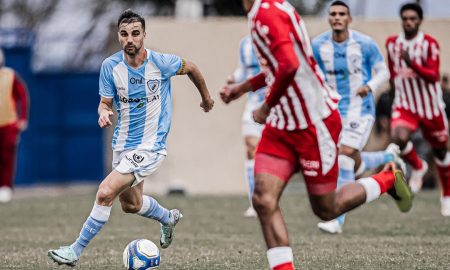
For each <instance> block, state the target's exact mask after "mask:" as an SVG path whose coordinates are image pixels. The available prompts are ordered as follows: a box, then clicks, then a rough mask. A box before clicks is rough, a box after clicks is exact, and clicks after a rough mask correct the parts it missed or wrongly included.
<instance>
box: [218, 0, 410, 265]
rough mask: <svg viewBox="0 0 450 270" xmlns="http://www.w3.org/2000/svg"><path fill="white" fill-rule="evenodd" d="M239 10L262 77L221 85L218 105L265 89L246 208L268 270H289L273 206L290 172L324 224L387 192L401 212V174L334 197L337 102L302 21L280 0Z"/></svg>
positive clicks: (246, 1)
mask: <svg viewBox="0 0 450 270" xmlns="http://www.w3.org/2000/svg"><path fill="white" fill-rule="evenodd" d="M243 6H244V8H245V10H246V11H247V13H248V18H249V26H250V35H251V37H252V41H253V44H254V45H255V47H256V49H257V51H258V55H259V57H260V61H259V62H260V64H261V66H263V67H264V71H263V72H261V73H259V74H257V75H256V76H254V77H252V78H250V79H248V80H246V81H244V82H241V83H238V84H232V85H228V86H225V87H224V88H223V89H222V90H221V98H222V100H223V101H224V102H225V103H229V102H231V101H232V100H235V99H237V98H239V97H240V96H242V95H243V94H244V93H246V92H248V91H251V90H256V89H260V88H261V87H262V86H265V85H266V84H267V85H268V90H267V91H268V95H267V96H266V99H265V101H264V103H263V104H262V105H261V107H259V108H258V109H257V110H255V111H254V112H253V118H254V119H255V121H256V122H258V123H266V125H265V128H264V131H263V133H262V136H261V140H260V142H259V145H258V147H257V150H256V154H255V191H254V194H253V206H254V207H255V210H256V211H257V213H258V218H259V220H260V223H261V227H262V231H263V235H264V239H265V241H266V245H267V248H268V251H267V258H268V261H269V265H270V268H271V269H274V270H293V269H294V265H293V253H292V249H291V248H290V247H289V238H288V232H287V228H286V224H285V222H284V218H283V216H282V213H281V210H280V207H279V200H280V197H281V195H282V192H283V190H284V188H285V187H286V185H287V183H288V180H289V178H290V177H291V176H292V174H293V173H294V172H296V171H301V172H302V174H303V176H304V179H305V183H306V187H307V190H308V194H309V199H310V203H311V206H312V209H313V211H314V213H315V214H316V215H317V216H318V217H320V218H321V219H324V220H331V219H333V218H336V217H337V216H339V215H341V214H343V213H345V212H347V211H350V210H351V209H354V208H355V207H358V206H359V205H362V204H364V203H368V202H371V201H373V200H375V199H377V198H378V197H379V196H380V195H381V194H382V193H385V192H387V191H388V190H389V191H390V192H391V193H392V194H393V197H395V199H396V202H397V206H398V207H399V208H400V210H401V211H408V210H409V209H410V208H411V204H412V195H411V193H410V191H409V189H408V186H407V184H406V182H405V180H404V178H403V174H402V172H401V170H397V169H396V166H395V165H394V164H393V163H391V164H389V166H387V167H386V169H385V170H383V171H382V172H380V173H378V174H376V175H373V176H372V177H367V178H363V179H359V180H358V181H356V182H353V183H349V184H347V185H344V186H342V187H341V188H340V189H339V190H337V191H336V181H337V177H338V166H337V154H338V153H337V146H336V144H337V140H338V136H339V133H340V131H341V118H340V115H339V113H338V111H337V99H338V95H337V93H336V92H335V91H334V90H333V89H331V88H329V87H327V86H326V84H325V83H324V81H323V79H324V78H323V74H322V72H321V71H320V68H319V67H318V65H317V64H316V62H315V60H314V56H313V52H312V48H311V45H310V42H309V37H308V33H307V32H306V27H305V25H304V23H303V21H302V19H301V18H300V16H299V14H298V13H297V12H296V11H295V9H294V7H292V6H291V5H290V4H289V3H288V2H287V1H283V0H243Z"/></svg>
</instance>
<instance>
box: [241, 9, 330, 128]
mask: <svg viewBox="0 0 450 270" xmlns="http://www.w3.org/2000/svg"><path fill="white" fill-rule="evenodd" d="M248 17H249V24H250V32H251V37H252V41H253V43H254V45H255V48H256V50H257V53H258V56H259V60H260V63H261V66H262V67H265V70H264V73H262V74H264V75H265V82H266V83H267V85H268V86H269V88H268V94H267V97H266V103H267V104H268V105H269V107H270V108H271V112H270V115H269V117H268V118H267V124H269V125H271V126H272V127H274V128H277V129H280V130H288V131H291V130H299V129H306V128H308V127H309V126H310V125H312V124H315V123H317V122H318V121H321V120H322V119H325V118H327V117H328V116H329V115H330V114H331V112H332V111H333V110H336V109H337V103H338V100H339V95H338V94H337V92H336V91H335V90H333V89H331V88H330V87H328V86H327V85H326V84H325V83H324V75H323V73H322V71H321V70H320V68H319V66H318V65H317V63H316V61H315V60H314V56H313V51H312V48H311V43H310V40H309V36H308V33H307V31H306V28H305V25H304V23H303V21H302V20H301V18H300V15H299V14H298V13H297V12H296V11H295V9H294V7H292V6H291V5H290V4H289V3H288V2H287V1H283V0H256V1H255V2H254V4H253V6H252V8H251V10H250V12H249V13H248ZM292 67H294V68H295V69H292ZM288 70H290V71H288ZM287 73H288V74H287ZM262 74H260V75H259V77H261V76H262ZM256 77H258V75H257V76H256ZM256 81H260V80H257V79H256V80H253V81H252V80H250V82H251V83H252V85H253V86H254V87H253V89H256V88H258V87H259V86H261V85H259V84H258V87H256V85H255V84H257V83H255V82H256Z"/></svg>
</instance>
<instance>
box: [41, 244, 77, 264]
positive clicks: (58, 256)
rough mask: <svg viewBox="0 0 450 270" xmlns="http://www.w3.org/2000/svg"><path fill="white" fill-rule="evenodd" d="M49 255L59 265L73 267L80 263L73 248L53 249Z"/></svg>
mask: <svg viewBox="0 0 450 270" xmlns="http://www.w3.org/2000/svg"><path fill="white" fill-rule="evenodd" d="M47 255H48V257H49V258H50V259H52V260H53V261H54V262H56V263H57V264H59V265H61V264H65V265H68V266H72V267H73V266H75V265H76V264H77V262H78V257H77V254H75V251H73V249H72V247H71V246H65V247H60V248H58V249H54V250H52V249H51V250H49V251H48V253H47Z"/></svg>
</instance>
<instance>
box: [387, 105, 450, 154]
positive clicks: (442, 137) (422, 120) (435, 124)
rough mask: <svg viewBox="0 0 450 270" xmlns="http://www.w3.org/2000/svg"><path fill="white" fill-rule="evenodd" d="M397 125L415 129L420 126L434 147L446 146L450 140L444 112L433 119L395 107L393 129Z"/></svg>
mask: <svg viewBox="0 0 450 270" xmlns="http://www.w3.org/2000/svg"><path fill="white" fill-rule="evenodd" d="M395 127H405V128H407V129H409V130H411V131H415V130H416V129H417V128H419V127H420V129H421V130H422V134H423V136H424V137H425V139H426V140H427V141H428V142H429V143H430V144H431V147H433V148H445V147H447V141H448V121H447V116H446V115H445V114H443V113H441V115H439V116H437V117H434V118H432V119H427V118H426V117H420V116H419V115H418V114H416V113H413V112H411V111H409V110H405V109H403V108H395V109H394V110H393V111H392V120H391V129H393V128H395Z"/></svg>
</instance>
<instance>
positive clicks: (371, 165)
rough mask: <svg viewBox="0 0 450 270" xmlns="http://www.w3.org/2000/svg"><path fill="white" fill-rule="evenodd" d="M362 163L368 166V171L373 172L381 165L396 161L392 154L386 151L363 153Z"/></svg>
mask: <svg viewBox="0 0 450 270" xmlns="http://www.w3.org/2000/svg"><path fill="white" fill-rule="evenodd" d="M361 159H362V162H364V165H365V166H366V169H368V170H371V169H375V168H378V167H379V166H381V165H384V164H386V163H388V162H390V161H393V160H394V157H393V156H392V154H390V153H388V152H386V151H378V152H362V153H361Z"/></svg>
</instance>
